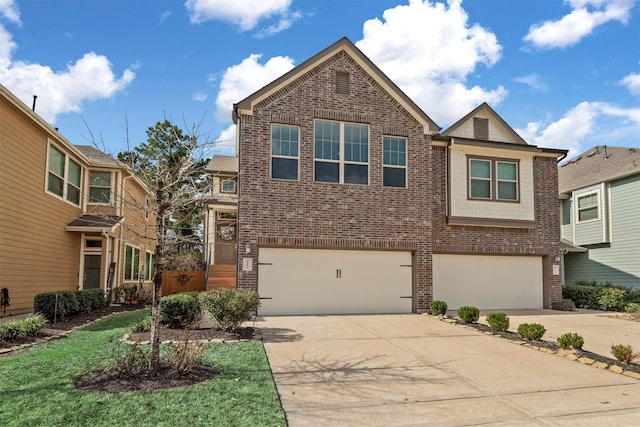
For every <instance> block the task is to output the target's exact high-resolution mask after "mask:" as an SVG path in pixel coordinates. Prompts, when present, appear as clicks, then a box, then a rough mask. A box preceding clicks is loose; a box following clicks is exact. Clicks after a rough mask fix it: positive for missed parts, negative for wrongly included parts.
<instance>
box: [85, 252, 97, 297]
mask: <svg viewBox="0 0 640 427" xmlns="http://www.w3.org/2000/svg"><path fill="white" fill-rule="evenodd" d="M101 261H102V255H85V256H84V283H83V286H82V288H83V289H96V288H100V264H102V262H101Z"/></svg>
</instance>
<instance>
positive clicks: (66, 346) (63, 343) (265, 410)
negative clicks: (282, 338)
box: [0, 311, 285, 427]
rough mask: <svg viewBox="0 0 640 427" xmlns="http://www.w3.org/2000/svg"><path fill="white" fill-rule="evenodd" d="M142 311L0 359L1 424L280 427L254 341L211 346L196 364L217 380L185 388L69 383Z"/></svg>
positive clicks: (106, 354) (109, 349)
mask: <svg viewBox="0 0 640 427" xmlns="http://www.w3.org/2000/svg"><path fill="white" fill-rule="evenodd" d="M145 316H148V312H147V311H139V312H133V313H125V314H119V315H117V316H113V317H110V318H108V319H106V320H104V321H102V322H98V323H95V324H93V325H91V326H88V327H87V328H85V329H83V330H80V331H77V332H74V333H72V334H71V335H70V336H69V337H67V338H62V339H58V340H54V341H49V342H45V343H41V344H38V345H36V346H34V347H31V348H29V349H26V350H22V351H18V352H15V353H12V354H9V355H7V356H0V379H1V380H0V425H1V426H34V427H35V426H65V427H66V426H83V427H84V426H89V425H90V426H92V427H98V426H171V427H174V426H283V425H285V421H284V419H285V418H284V412H283V411H282V407H281V405H280V401H279V399H278V393H277V391H276V388H275V384H274V382H273V379H272V377H271V371H270V369H269V364H268V362H267V358H266V355H265V352H264V348H263V347H262V342H260V341H255V340H254V341H248V342H240V343H233V344H210V345H209V346H208V347H207V349H206V351H205V354H204V357H203V363H205V364H207V365H213V366H215V367H217V368H218V369H219V370H220V371H221V373H220V375H218V376H217V377H216V378H214V379H212V380H209V381H205V382H203V383H199V384H197V385H193V386H189V387H178V388H172V389H164V390H160V391H154V392H128V393H118V394H110V393H104V392H91V391H81V390H77V389H76V388H75V380H76V378H77V377H78V376H79V375H81V374H82V373H84V372H86V371H88V370H92V369H95V368H96V367H98V366H100V365H101V364H102V363H104V361H106V360H107V359H108V358H110V357H111V356H112V355H113V352H114V347H115V346H116V345H117V343H118V340H119V339H120V338H121V337H122V336H123V335H124V334H125V333H126V332H127V330H128V328H129V327H131V326H132V325H133V324H135V323H136V322H138V321H140V320H141V319H142V318H143V317H145Z"/></svg>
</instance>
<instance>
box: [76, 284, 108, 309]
mask: <svg viewBox="0 0 640 427" xmlns="http://www.w3.org/2000/svg"><path fill="white" fill-rule="evenodd" d="M78 293H79V294H80V295H82V297H83V298H84V299H85V300H86V301H88V302H89V306H90V310H91V311H93V310H99V309H101V308H105V307H107V306H108V305H109V301H107V295H106V294H105V293H104V291H103V290H102V289H83V290H80V291H78Z"/></svg>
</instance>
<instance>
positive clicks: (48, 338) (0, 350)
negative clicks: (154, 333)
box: [0, 310, 135, 354]
mask: <svg viewBox="0 0 640 427" xmlns="http://www.w3.org/2000/svg"><path fill="white" fill-rule="evenodd" d="M130 311H135V310H130ZM121 313H123V312H118V313H109V314H107V315H105V316H102V317H99V318H97V319H94V320H92V321H90V322H87V323H83V324H82V325H78V326H74V327H73V328H71V329H67V330H62V331H58V330H57V329H48V328H44V329H47V330H48V331H49V332H52V335H47V336H46V337H44V338H42V339H38V340H36V341H34V342H29V343H25V344H20V345H16V346H13V347H8V348H0V354H8V353H11V352H13V351H18V350H22V349H25V348H29V347H33V346H35V345H37V344H41V343H43V342H46V341H52V340H56V339H58V338H64V337H66V336H68V335H69V334H71V333H72V332H76V331H78V330H80V329H83V328H86V327H87V326H90V325H93V324H94V323H98V322H102V321H103V320H106V319H108V318H109V317H111V316H115V315H116V314H121ZM127 313H128V312H127Z"/></svg>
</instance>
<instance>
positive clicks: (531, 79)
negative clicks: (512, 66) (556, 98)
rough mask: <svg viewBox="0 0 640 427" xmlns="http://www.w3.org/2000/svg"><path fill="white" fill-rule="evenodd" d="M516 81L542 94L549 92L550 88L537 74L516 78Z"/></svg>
mask: <svg viewBox="0 0 640 427" xmlns="http://www.w3.org/2000/svg"><path fill="white" fill-rule="evenodd" d="M515 81H517V82H518V83H522V84H524V85H527V86H529V87H530V88H531V89H534V90H537V91H540V92H547V91H548V90H549V87H548V86H547V85H546V84H545V83H544V82H543V81H542V80H541V79H540V76H539V75H537V74H529V75H527V76H522V77H516V78H515Z"/></svg>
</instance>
